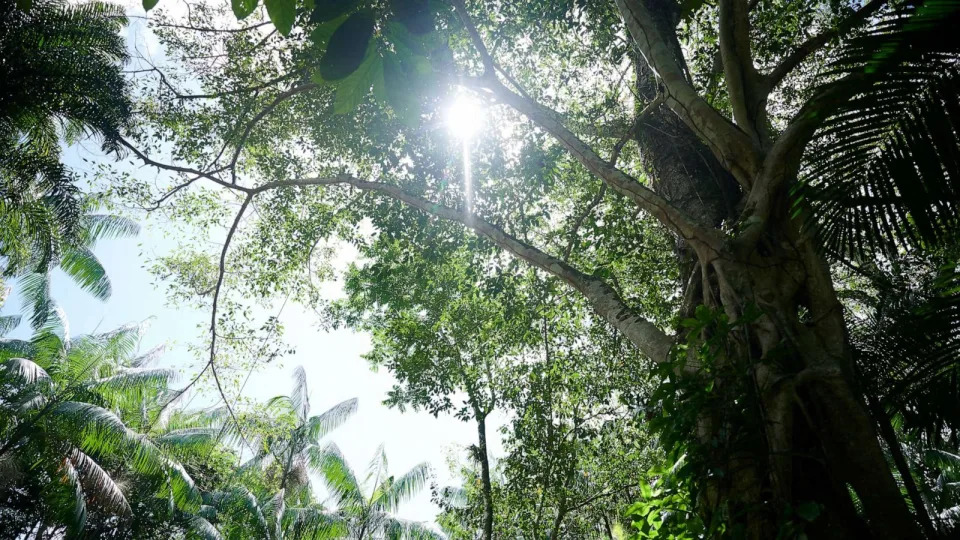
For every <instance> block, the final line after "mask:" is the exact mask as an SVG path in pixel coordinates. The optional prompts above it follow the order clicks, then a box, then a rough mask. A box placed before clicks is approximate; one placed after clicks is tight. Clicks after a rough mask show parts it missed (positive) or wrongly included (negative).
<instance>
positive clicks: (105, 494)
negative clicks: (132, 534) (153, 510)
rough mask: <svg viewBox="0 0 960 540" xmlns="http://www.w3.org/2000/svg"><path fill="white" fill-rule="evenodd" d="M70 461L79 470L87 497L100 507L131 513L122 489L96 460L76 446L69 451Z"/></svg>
mask: <svg viewBox="0 0 960 540" xmlns="http://www.w3.org/2000/svg"><path fill="white" fill-rule="evenodd" d="M70 461H72V462H73V464H74V466H75V467H76V469H77V470H78V471H79V472H80V477H81V480H82V482H83V488H84V491H85V493H86V496H87V497H88V498H90V499H93V500H95V501H96V502H97V504H98V505H99V506H101V507H102V508H106V509H109V510H118V511H120V513H122V514H124V515H130V514H131V513H132V510H131V509H130V503H129V502H127V497H126V496H125V495H124V494H123V490H121V489H120V486H118V485H117V483H116V482H115V481H114V480H113V478H112V477H111V476H110V474H109V473H107V471H105V470H103V468H101V467H100V465H99V464H98V463H97V462H96V461H94V460H93V459H92V458H91V457H90V456H88V455H86V454H84V453H83V452H81V451H80V450H78V449H76V448H74V449H73V450H72V451H71V452H70Z"/></svg>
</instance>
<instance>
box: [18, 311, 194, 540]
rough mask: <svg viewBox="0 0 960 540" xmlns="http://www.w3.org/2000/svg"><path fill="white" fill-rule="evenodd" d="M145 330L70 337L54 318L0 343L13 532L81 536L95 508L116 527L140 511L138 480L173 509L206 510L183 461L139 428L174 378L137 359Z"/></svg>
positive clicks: (111, 525) (168, 373) (101, 524)
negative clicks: (132, 493)
mask: <svg viewBox="0 0 960 540" xmlns="http://www.w3.org/2000/svg"><path fill="white" fill-rule="evenodd" d="M139 337H140V329H139V328H138V327H135V326H131V327H125V328H121V329H118V330H116V331H113V332H109V333H105V334H97V335H89V336H81V337H79V338H76V339H71V338H70V336H69V334H68V333H67V331H66V328H65V326H64V325H63V324H61V319H60V318H58V317H55V318H51V319H50V320H49V321H48V322H47V324H46V325H44V327H42V328H41V330H40V331H38V332H37V333H36V334H35V335H34V337H33V338H32V339H31V340H30V341H21V340H2V341H0V467H2V469H3V471H4V474H3V476H2V485H0V499H2V500H4V501H5V503H4V504H5V506H7V507H8V508H10V509H13V510H14V511H13V512H12V515H13V517H10V516H11V513H10V512H5V513H4V515H5V519H11V520H12V521H13V523H7V524H6V528H5V530H11V531H12V530H15V529H17V528H18V527H20V530H21V531H22V532H23V534H27V532H28V531H30V530H33V529H34V528H36V531H37V533H38V534H39V533H40V532H42V531H47V530H52V531H54V532H57V531H65V532H66V533H67V534H68V535H71V536H73V535H82V534H83V532H84V530H85V529H86V528H88V524H87V516H88V513H89V512H88V511H89V510H90V509H93V510H94V511H95V512H96V513H97V515H98V517H101V518H103V519H100V520H98V521H104V520H106V521H104V522H103V523H96V524H90V526H91V527H97V526H100V527H103V526H107V527H109V528H117V527H118V526H122V522H115V523H114V522H112V521H111V520H110V519H107V518H109V517H110V516H113V517H114V518H116V517H121V518H129V517H131V514H132V510H131V502H130V500H129V497H128V494H127V493H128V488H127V487H126V486H127V484H129V483H130V482H132V481H134V480H136V481H137V482H139V483H140V484H142V485H143V486H148V487H149V489H150V491H151V493H152V495H153V497H156V498H160V499H161V500H164V501H167V504H168V505H169V506H170V507H171V508H175V509H179V510H184V511H190V510H194V509H197V508H199V504H200V493H199V491H198V490H197V489H196V488H195V486H194V484H193V480H192V479H191V478H190V476H189V475H188V474H187V473H186V471H185V470H184V469H183V467H182V466H181V465H180V464H179V463H177V462H176V461H174V460H172V459H170V458H169V457H168V456H167V454H166V453H165V452H164V451H163V450H162V449H161V447H160V446H158V444H157V443H155V442H154V441H151V440H150V439H149V438H148V437H146V436H144V435H141V434H140V433H137V432H136V431H134V430H133V429H131V427H130V424H131V423H134V422H137V418H141V417H143V416H144V415H146V414H148V413H146V412H145V411H144V409H145V407H146V405H147V404H149V403H152V402H156V401H157V400H158V399H159V398H160V396H162V395H164V394H165V393H166V392H167V387H168V384H169V383H170V382H171V381H172V380H173V379H174V375H175V374H174V372H173V371H172V370H169V369H160V368H151V367H146V366H144V365H143V362H142V360H138V359H133V358H132V357H133V352H134V350H135V348H136V346H137V343H138V342H139ZM123 521H124V522H125V521H126V519H124V520H123ZM111 523H112V524H111ZM118 523H119V524H118ZM24 525H26V526H27V528H26V529H23V526H24Z"/></svg>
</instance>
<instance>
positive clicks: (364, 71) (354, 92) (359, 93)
mask: <svg viewBox="0 0 960 540" xmlns="http://www.w3.org/2000/svg"><path fill="white" fill-rule="evenodd" d="M371 48H372V47H371ZM378 72H380V73H382V72H383V60H382V59H381V58H380V57H379V56H378V55H376V54H373V52H372V51H370V52H368V54H367V58H366V60H364V61H363V63H362V64H360V67H359V68H357V70H356V71H354V72H353V73H352V74H351V75H350V76H349V77H347V78H346V79H344V80H342V81H341V82H340V84H338V85H337V95H336V98H335V100H334V102H333V112H335V113H337V114H345V113H348V112H350V111H352V110H353V109H355V108H357V106H358V105H360V102H361V101H363V98H364V96H366V95H367V91H368V90H370V86H371V85H372V84H373V81H374V78H375V75H376V73H378Z"/></svg>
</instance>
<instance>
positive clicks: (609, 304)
mask: <svg viewBox="0 0 960 540" xmlns="http://www.w3.org/2000/svg"><path fill="white" fill-rule="evenodd" d="M331 185H350V186H354V187H356V188H358V189H362V190H366V191H372V192H376V193H380V194H382V195H386V196H388V197H390V198H392V199H395V200H398V201H401V202H403V203H406V204H407V205H409V206H412V207H414V208H417V209H419V210H421V211H423V212H425V213H427V214H430V215H433V216H436V217H439V218H441V219H445V220H449V221H455V222H457V223H460V224H462V225H465V226H466V227H468V228H470V229H473V230H474V231H476V232H477V233H479V234H480V235H482V236H484V237H486V238H488V239H489V240H491V241H492V242H493V243H494V244H496V245H497V246H499V247H500V248H502V249H504V250H506V251H508V252H510V253H512V254H513V255H514V256H516V257H517V258H519V259H522V260H524V261H526V262H528V263H530V264H532V265H533V266H536V267H537V268H540V269H541V270H543V271H545V272H547V273H550V274H553V275H555V276H557V277H559V278H560V279H562V280H563V281H564V282H566V283H567V284H568V285H570V286H571V287H573V288H574V289H576V290H578V291H580V293H581V294H583V295H584V296H585V297H586V298H587V300H588V301H589V302H590V305H591V307H593V309H594V311H596V312H597V314H598V315H600V316H601V317H603V318H604V319H605V320H606V321H607V322H608V323H610V324H611V325H612V326H613V327H614V328H616V329H618V330H619V331H620V332H622V333H623V334H624V336H626V337H627V339H629V340H630V341H631V342H632V343H633V344H634V345H636V346H637V347H638V348H639V349H640V351H641V352H643V353H644V354H646V355H647V356H648V357H650V358H651V359H652V360H654V361H656V362H664V361H666V360H667V357H668V353H669V351H670V347H671V346H672V345H673V339H672V338H671V337H670V336H668V335H667V334H665V333H664V332H663V331H662V330H660V329H659V328H657V326H656V325H654V324H653V323H651V322H650V321H648V320H647V319H645V318H643V317H641V316H640V315H638V314H637V313H636V312H635V311H634V310H633V309H631V308H630V307H629V306H627V304H626V303H625V302H624V301H623V299H622V298H621V297H620V295H619V294H617V292H616V291H615V290H614V289H613V288H612V287H610V286H609V285H608V284H607V283H606V282H605V281H603V280H601V279H599V278H596V277H594V276H591V275H588V274H585V273H583V272H581V271H579V270H577V269H576V268H574V267H572V266H571V265H569V264H567V263H566V262H564V261H563V260H561V259H559V258H557V257H554V256H552V255H549V254H547V253H545V252H543V251H540V250H539V249H537V248H535V247H533V246H531V245H529V244H526V243H524V242H522V241H520V240H518V239H517V238H515V237H513V236H511V235H509V234H507V233H506V232H505V231H504V230H503V229H501V228H500V227H497V226H496V225H493V224H492V223H489V222H487V221H485V220H483V219H481V218H479V217H478V216H475V215H473V214H471V213H469V212H467V211H464V210H459V209H454V208H450V207H447V206H442V205H439V204H436V203H434V202H432V201H429V200H427V199H423V198H421V197H418V196H416V195H413V194H410V193H408V192H406V191H404V190H402V189H401V188H399V187H398V186H394V185H390V184H384V183H382V182H369V181H364V180H360V179H358V178H355V177H353V176H350V175H345V174H344V175H339V176H335V177H324V178H304V179H298V180H286V181H277V182H270V183H267V184H264V185H262V186H259V187H257V188H254V189H251V190H248V191H247V193H248V197H252V196H253V195H256V194H258V193H262V192H264V191H268V190H271V189H276V188H280V187H290V186H331Z"/></svg>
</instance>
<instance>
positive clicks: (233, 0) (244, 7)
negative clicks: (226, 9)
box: [230, 0, 259, 19]
mask: <svg viewBox="0 0 960 540" xmlns="http://www.w3.org/2000/svg"><path fill="white" fill-rule="evenodd" d="M258 3H259V0H230V7H232V8H233V14H234V15H236V17H237V18H238V19H245V18H246V17H247V16H249V15H250V14H251V13H253V11H254V10H255V9H257V4H258Z"/></svg>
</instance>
